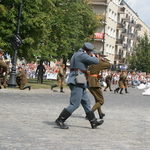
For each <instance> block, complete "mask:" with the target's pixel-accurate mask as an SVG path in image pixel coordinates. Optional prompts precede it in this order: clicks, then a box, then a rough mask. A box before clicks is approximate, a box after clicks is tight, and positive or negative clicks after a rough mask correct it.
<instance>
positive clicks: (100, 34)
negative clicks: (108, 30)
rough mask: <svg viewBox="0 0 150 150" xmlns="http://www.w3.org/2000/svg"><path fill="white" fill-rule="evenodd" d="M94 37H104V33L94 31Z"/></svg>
mask: <svg viewBox="0 0 150 150" xmlns="http://www.w3.org/2000/svg"><path fill="white" fill-rule="evenodd" d="M94 39H104V33H100V32H96V33H94Z"/></svg>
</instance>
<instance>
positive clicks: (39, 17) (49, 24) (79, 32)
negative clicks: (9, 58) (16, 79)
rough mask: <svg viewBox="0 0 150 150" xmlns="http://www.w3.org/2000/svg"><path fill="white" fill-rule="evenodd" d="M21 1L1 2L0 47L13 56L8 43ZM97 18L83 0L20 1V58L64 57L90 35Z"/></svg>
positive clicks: (28, 59)
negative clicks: (21, 5) (21, 4)
mask: <svg viewBox="0 0 150 150" xmlns="http://www.w3.org/2000/svg"><path fill="white" fill-rule="evenodd" d="M19 4H20V0H13V1H12V0H7V1H5V0H2V1H1V3H0V35H1V36H0V47H1V48H3V49H4V50H5V51H6V52H8V53H9V54H11V55H13V50H12V47H11V44H10V41H11V38H12V35H13V34H15V32H16V26H17V15H18V6H19ZM97 26H98V20H97V19H96V16H95V14H94V13H93V11H92V9H91V8H90V6H89V5H88V4H87V2H86V0H26V1H23V9H22V17H21V26H20V36H21V38H22V39H23V45H22V46H21V47H20V48H19V50H18V56H19V58H20V59H22V58H24V59H26V60H27V61H30V60H34V59H35V58H37V57H40V58H43V59H47V60H49V59H53V58H57V59H59V58H62V57H63V58H67V57H68V56H69V55H70V54H72V52H73V51H74V50H76V49H77V48H79V46H81V44H83V41H86V40H88V37H89V36H90V35H91V34H93V32H94V31H95V29H96V28H97Z"/></svg>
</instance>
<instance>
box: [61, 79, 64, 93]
mask: <svg viewBox="0 0 150 150" xmlns="http://www.w3.org/2000/svg"><path fill="white" fill-rule="evenodd" d="M60 92H62V93H64V91H63V79H61V81H60Z"/></svg>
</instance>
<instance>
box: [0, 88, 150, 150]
mask: <svg viewBox="0 0 150 150" xmlns="http://www.w3.org/2000/svg"><path fill="white" fill-rule="evenodd" d="M129 92H130V93H129V94H123V95H120V94H113V92H109V91H108V92H105V93H104V96H105V104H104V106H103V107H102V109H103V111H104V112H105V113H106V116H105V118H104V124H103V125H102V126H100V127H98V128H97V129H91V127H90V124H89V122H88V121H87V120H85V119H84V116H85V114H84V111H83V108H82V107H80V108H79V109H78V110H76V111H75V112H74V113H73V115H72V116H71V117H70V118H69V119H68V120H67V121H66V123H67V124H68V125H69V130H61V129H59V128H57V127H56V126H55V124H54V120H55V119H56V118H57V117H58V115H59V113H60V112H61V110H62V109H63V108H64V107H65V106H67V105H68V101H69V96H70V95H69V90H68V89H65V94H63V93H59V92H51V91H50V90H48V89H41V90H31V91H28V90H25V91H20V90H18V89H1V90H0V150H149V149H150V96H142V90H138V89H136V88H129ZM90 97H91V103H92V104H94V100H93V97H92V96H91V95H90ZM96 115H97V112H96ZM97 117H98V116H97Z"/></svg>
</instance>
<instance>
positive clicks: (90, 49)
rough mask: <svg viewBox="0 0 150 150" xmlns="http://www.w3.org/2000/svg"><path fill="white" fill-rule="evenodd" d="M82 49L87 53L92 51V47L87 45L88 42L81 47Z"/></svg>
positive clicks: (89, 44)
mask: <svg viewBox="0 0 150 150" xmlns="http://www.w3.org/2000/svg"><path fill="white" fill-rule="evenodd" d="M83 49H84V50H88V51H93V50H94V45H93V44H91V43H89V42H86V43H84V45H83Z"/></svg>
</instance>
